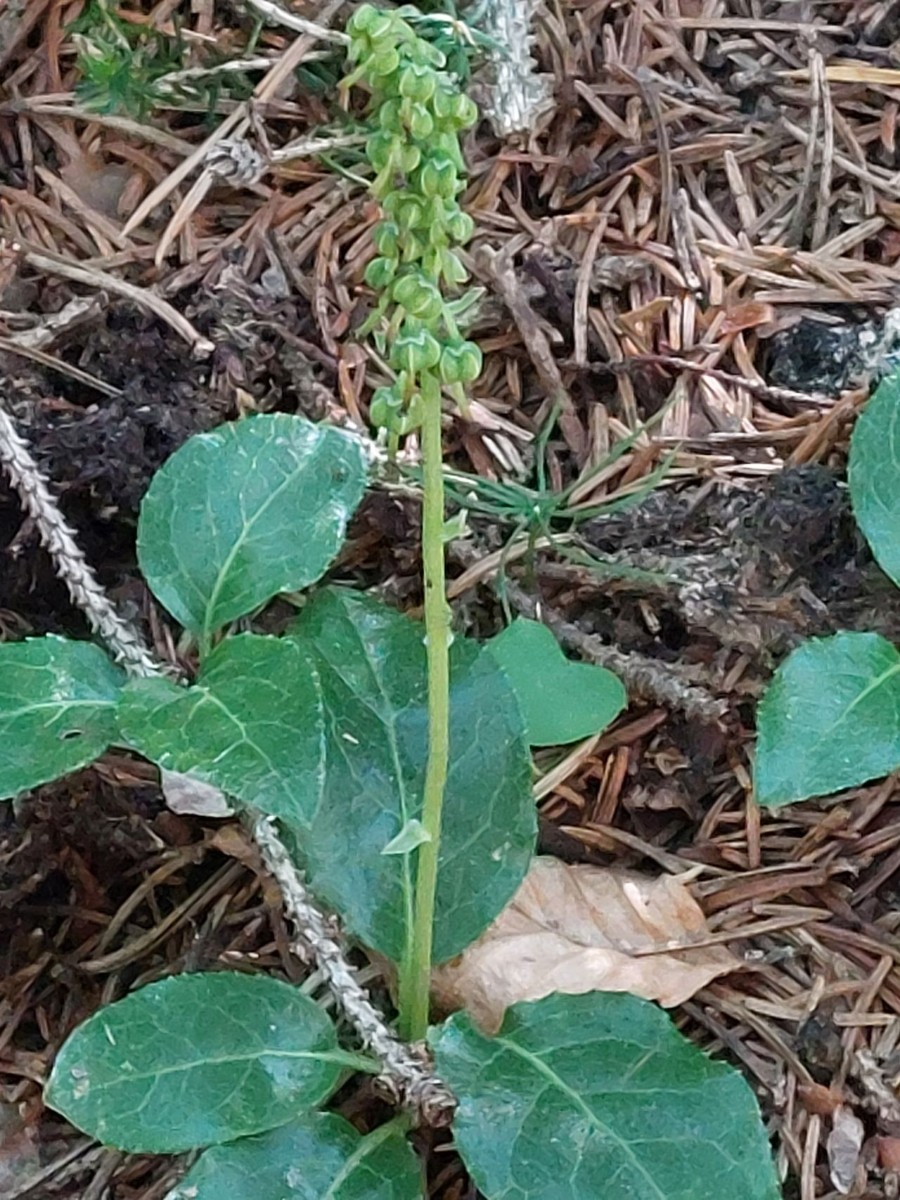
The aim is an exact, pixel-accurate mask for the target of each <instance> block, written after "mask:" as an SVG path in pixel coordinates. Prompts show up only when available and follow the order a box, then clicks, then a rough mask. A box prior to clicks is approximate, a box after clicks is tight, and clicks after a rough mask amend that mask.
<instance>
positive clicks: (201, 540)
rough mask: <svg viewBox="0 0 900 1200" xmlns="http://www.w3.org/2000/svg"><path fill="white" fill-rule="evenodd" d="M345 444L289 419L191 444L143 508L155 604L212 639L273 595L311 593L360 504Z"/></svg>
mask: <svg viewBox="0 0 900 1200" xmlns="http://www.w3.org/2000/svg"><path fill="white" fill-rule="evenodd" d="M365 486H366V465H365V459H364V456H363V450H362V447H361V445H360V443H359V442H358V441H357V440H356V439H355V438H353V437H351V436H350V435H349V434H346V433H343V432H341V431H340V430H338V429H331V428H328V427H327V426H320V425H313V424H312V423H311V422H309V421H306V420H304V419H303V418H302V417H291V416H287V415H286V414H283V413H277V414H269V415H264V416H256V417H248V418H246V419H245V420H243V421H238V422H237V423H235V424H230V425H223V426H222V427H221V428H220V429H216V430H215V431H214V432H212V433H202V434H198V435H197V436H196V437H192V438H191V439H190V441H188V442H186V443H185V444H184V445H183V446H182V447H181V449H180V450H177V451H176V452H175V454H173V455H172V457H171V458H170V459H169V460H168V461H167V462H166V464H165V466H164V467H163V468H162V470H160V471H158V472H157V473H156V475H155V476H154V477H153V482H152V483H151V484H150V489H149V491H148V492H147V495H146V496H145V497H144V502H143V504H142V505H141V517H140V524H139V526H138V559H139V561H140V565H141V570H142V571H143V572H144V577H145V578H146V580H147V582H148V584H149V585H150V587H151V589H152V590H153V593H154V595H156V596H157V597H158V599H159V600H160V601H161V603H163V604H164V605H165V606H166V608H167V609H168V610H169V612H170V613H172V615H173V616H174V617H175V618H176V619H177V620H178V621H180V622H181V624H182V625H184V626H185V627H186V628H187V629H190V630H191V631H192V632H194V633H197V634H199V635H200V636H201V638H203V639H208V638H209V637H210V636H211V635H212V634H213V633H214V632H215V631H216V630H217V629H219V628H221V626H223V625H225V624H226V623H227V622H228V621H233V620H235V619H236V618H237V617H241V616H244V615H245V614H247V613H249V612H252V611H253V610H254V609H256V608H258V607H259V605H261V604H263V603H265V601H267V600H269V599H271V598H272V596H274V595H276V594H277V593H278V592H284V591H294V590H296V589H298V588H303V587H306V586H307V585H308V584H310V583H314V582H315V580H317V579H318V578H319V577H320V576H321V575H322V573H323V572H324V571H325V569H326V567H327V566H328V564H329V563H330V562H331V560H332V558H334V556H335V554H336V553H337V551H338V549H339V548H340V545H341V542H342V541H343V538H344V531H345V529H346V527H347V521H348V519H349V518H350V516H351V515H352V513H353V511H354V510H355V508H356V506H357V505H358V504H359V502H360V500H361V499H362V495H363V492H364V491H365Z"/></svg>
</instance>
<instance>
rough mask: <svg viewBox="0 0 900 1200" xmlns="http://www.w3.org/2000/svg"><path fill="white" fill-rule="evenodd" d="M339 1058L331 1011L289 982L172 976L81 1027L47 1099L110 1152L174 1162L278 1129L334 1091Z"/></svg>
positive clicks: (62, 1056)
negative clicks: (186, 1152)
mask: <svg viewBox="0 0 900 1200" xmlns="http://www.w3.org/2000/svg"><path fill="white" fill-rule="evenodd" d="M347 1061H348V1056H347V1055H346V1054H344V1053H343V1052H342V1051H340V1050H338V1048H337V1039H336V1034H335V1029H334V1026H333V1025H332V1023H331V1021H330V1019H329V1018H328V1016H327V1014H326V1013H325V1012H324V1010H323V1009H321V1008H320V1007H319V1006H318V1005H317V1004H315V1003H314V1002H313V1001H312V1000H310V999H309V997H307V996H304V995H303V994H302V993H301V992H299V991H298V990H297V989H296V988H294V987H291V986H290V984H287V983H281V982H280V981H279V980H277V979H270V978H268V977H267V976H263V975H239V974H237V973H235V972H210V973H207V974H198V975H177V976H172V977H171V978H169V979H163V980H161V981H160V982H159V983H151V984H149V985H148V986H147V987H144V988H141V989H140V991H137V992H132V994H131V995H130V996H126V997H125V999H124V1000H119V1001H117V1002H116V1003H115V1004H110V1005H107V1006H106V1007H105V1008H101V1009H100V1010H99V1011H98V1012H97V1013H95V1014H94V1016H92V1017H90V1018H89V1019H88V1020H87V1021H85V1022H84V1024H83V1025H79V1026H78V1028H77V1029H76V1030H75V1031H74V1033H72V1034H71V1036H70V1037H69V1038H68V1040H67V1041H66V1042H65V1043H64V1044H63V1046H62V1049H61V1050H60V1052H59V1054H58V1055H57V1057H56V1062H55V1063H54V1065H53V1071H52V1073H51V1075H50V1080H49V1082H48V1084H47V1088H46V1092H45V1099H46V1101H47V1103H48V1104H49V1105H50V1107H51V1108H55V1109H56V1111H57V1112H61V1113H62V1114H63V1116H65V1117H66V1118H67V1119H68V1120H69V1121H71V1122H72V1124H73V1125H75V1126H77V1127H78V1128H79V1129H82V1130H84V1132H85V1133H89V1134H90V1135H91V1136H92V1137H95V1138H97V1139H98V1140H99V1141H101V1142H105V1143H106V1144H107V1145H110V1146H117V1147H119V1149H121V1150H131V1151H136V1152H144V1153H151V1154H177V1153H179V1152H180V1151H182V1150H189V1149H192V1148H194V1147H198V1146H209V1145H215V1144H218V1143H220V1142H228V1141H231V1140H233V1139H234V1138H239V1137H244V1136H246V1135H247V1134H252V1133H260V1132H262V1131H263V1130H267V1129H273V1128H275V1127H276V1126H278V1125H283V1124H285V1123H286V1122H288V1121H290V1120H291V1119H292V1118H294V1117H295V1116H296V1115H297V1113H298V1112H299V1111H300V1110H302V1109H304V1108H312V1107H314V1106H315V1105H317V1104H319V1103H320V1102H321V1101H322V1100H324V1099H325V1098H326V1097H327V1096H329V1095H330V1094H331V1092H332V1091H333V1090H334V1088H335V1086H336V1085H337V1083H338V1078H339V1076H340V1073H341V1070H342V1068H344V1067H345V1066H346V1064H347Z"/></svg>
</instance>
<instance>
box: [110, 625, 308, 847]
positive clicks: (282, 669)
mask: <svg viewBox="0 0 900 1200" xmlns="http://www.w3.org/2000/svg"><path fill="white" fill-rule="evenodd" d="M119 727H120V730H121V734H122V736H123V737H124V738H125V740H126V741H127V743H128V745H129V746H131V747H132V748H133V749H135V750H137V751H138V752H139V753H141V754H143V755H144V756H145V757H146V758H149V759H151V760H152V761H153V762H155V763H157V764H158V765H159V766H160V767H163V768H165V769H166V770H170V771H180V772H183V773H184V774H189V775H191V776H193V777H195V778H197V779H201V780H203V781H204V782H205V783H211V784H213V785H215V786H216V787H218V788H221V789H222V791H224V792H227V793H228V794H229V795H230V796H232V797H234V799H235V800H238V801H240V802H242V803H243V804H244V805H245V806H249V805H252V806H253V807H254V808H258V809H259V810H260V811H261V812H267V813H272V814H274V815H275V816H277V817H281V818H283V819H284V820H287V821H291V822H294V823H301V824H303V823H305V822H307V821H309V820H310V819H311V817H312V815H313V813H314V811H315V805H316V803H317V802H318V799H319V795H320V789H321V780H320V775H321V772H322V770H323V769H324V748H323V734H324V717H323V709H322V701H321V696H320V693H319V680H318V676H317V673H316V668H315V665H314V663H313V661H312V658H311V655H310V654H309V653H308V652H307V651H306V650H305V649H304V648H303V647H302V646H300V645H298V644H297V643H296V642H294V641H291V640H289V639H279V638H272V637H259V636H257V635H255V634H252V633H244V634H238V635H236V636H235V637H229V638H226V639H225V640H224V641H223V642H221V643H220V644H219V645H218V646H217V647H216V648H215V650H213V651H212V653H211V654H210V655H209V656H208V657H207V658H206V660H205V662H204V663H203V666H202V669H201V672H200V675H199V677H198V679H197V682H196V683H195V684H193V685H192V686H191V687H189V688H183V687H178V686H176V685H175V684H173V683H170V682H168V681H167V680H164V679H140V680H134V681H132V682H131V683H129V684H128V686H127V687H126V689H125V691H124V694H123V697H122V703H121V706H120V710H119Z"/></svg>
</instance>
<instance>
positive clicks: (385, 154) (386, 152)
mask: <svg viewBox="0 0 900 1200" xmlns="http://www.w3.org/2000/svg"><path fill="white" fill-rule="evenodd" d="M402 149H403V144H402V142H401V141H400V139H399V138H398V137H396V136H395V135H393V134H390V133H373V134H372V136H371V137H369V138H367V139H366V158H367V159H368V160H369V162H370V163H371V164H372V166H373V167H374V168H375V170H376V171H384V170H385V169H386V168H388V167H390V166H391V165H392V164H393V163H394V162H395V161H396V159H397V158H398V157H399V155H400V152H401V151H402Z"/></svg>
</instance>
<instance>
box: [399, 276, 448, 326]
mask: <svg viewBox="0 0 900 1200" xmlns="http://www.w3.org/2000/svg"><path fill="white" fill-rule="evenodd" d="M391 299H392V300H393V301H394V303H395V304H399V305H401V306H402V307H403V308H405V309H406V311H407V312H408V313H409V315H410V316H411V317H416V318H417V320H420V321H429V322H431V321H436V320H437V318H438V317H439V316H440V315H441V312H442V311H443V308H444V301H443V297H442V296H441V293H440V292H439V291H438V289H437V288H436V287H435V286H434V284H433V283H430V282H429V281H428V280H427V279H425V278H424V276H422V275H420V274H419V273H418V272H415V273H411V274H409V275H401V277H400V278H399V279H397V280H395V281H394V284H393V286H392V288H391Z"/></svg>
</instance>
